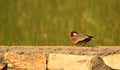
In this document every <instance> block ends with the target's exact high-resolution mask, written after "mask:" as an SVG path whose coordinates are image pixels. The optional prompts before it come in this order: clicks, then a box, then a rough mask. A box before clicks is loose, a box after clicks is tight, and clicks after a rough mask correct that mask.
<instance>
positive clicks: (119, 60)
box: [102, 54, 120, 69]
mask: <svg viewBox="0 0 120 70" xmlns="http://www.w3.org/2000/svg"><path fill="white" fill-rule="evenodd" d="M102 58H103V60H104V62H105V64H106V65H108V66H110V67H111V68H113V69H120V54H114V55H108V56H103V57H102Z"/></svg>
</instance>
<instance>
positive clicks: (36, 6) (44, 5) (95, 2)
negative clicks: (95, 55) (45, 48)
mask: <svg viewBox="0 0 120 70" xmlns="http://www.w3.org/2000/svg"><path fill="white" fill-rule="evenodd" d="M119 26H120V0H12V1H10V0H0V45H74V44H72V42H71V39H70V37H69V36H68V34H69V32H71V31H73V30H75V31H78V32H79V33H87V34H90V35H93V36H94V37H95V40H93V41H91V42H90V43H89V44H88V46H96V45H111V46H112V45H120V43H119V40H120V29H119Z"/></svg>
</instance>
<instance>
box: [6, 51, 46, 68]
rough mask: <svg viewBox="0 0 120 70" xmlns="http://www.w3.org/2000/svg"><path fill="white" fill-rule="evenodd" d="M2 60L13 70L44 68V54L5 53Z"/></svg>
mask: <svg viewBox="0 0 120 70" xmlns="http://www.w3.org/2000/svg"><path fill="white" fill-rule="evenodd" d="M4 61H5V62H6V63H7V64H8V68H9V69H14V70H46V56H45V55H44V54H31V55H19V54H15V53H12V52H10V53H6V54H5V56H4Z"/></svg>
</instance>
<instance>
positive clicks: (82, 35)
mask: <svg viewBox="0 0 120 70" xmlns="http://www.w3.org/2000/svg"><path fill="white" fill-rule="evenodd" d="M87 38H89V37H88V36H87V35H85V34H78V35H76V36H74V37H73V41H74V43H78V42H79V41H83V40H85V39H87Z"/></svg>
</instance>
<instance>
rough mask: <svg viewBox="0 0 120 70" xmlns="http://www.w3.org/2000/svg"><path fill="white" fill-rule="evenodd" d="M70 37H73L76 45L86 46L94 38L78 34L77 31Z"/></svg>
mask: <svg viewBox="0 0 120 70" xmlns="http://www.w3.org/2000/svg"><path fill="white" fill-rule="evenodd" d="M70 36H71V37H72V40H73V43H75V44H76V45H80V44H84V45H85V44H86V43H87V42H89V41H90V40H91V39H92V38H93V36H90V35H87V34H78V32H76V31H72V32H71V33H70Z"/></svg>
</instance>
